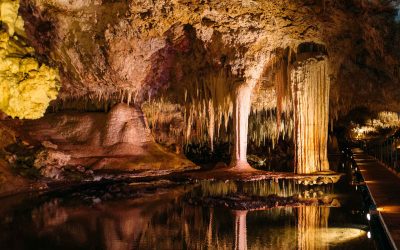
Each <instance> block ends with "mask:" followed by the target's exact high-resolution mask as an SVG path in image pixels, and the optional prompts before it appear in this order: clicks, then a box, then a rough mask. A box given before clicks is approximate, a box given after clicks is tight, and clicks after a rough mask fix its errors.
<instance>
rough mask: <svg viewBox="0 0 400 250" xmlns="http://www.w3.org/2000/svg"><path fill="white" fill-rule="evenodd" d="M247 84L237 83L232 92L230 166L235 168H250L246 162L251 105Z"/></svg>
mask: <svg viewBox="0 0 400 250" xmlns="http://www.w3.org/2000/svg"><path fill="white" fill-rule="evenodd" d="M251 91H252V87H251V86H249V85H245V84H242V85H239V86H238V87H237V88H236V90H235V92H234V100H233V135H234V141H233V151H232V160H231V166H232V167H234V168H235V169H237V170H244V169H249V168H251V167H250V165H249V164H248V163H247V134H248V127H249V115H250V107H251Z"/></svg>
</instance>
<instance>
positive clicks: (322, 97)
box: [291, 54, 330, 174]
mask: <svg viewBox="0 0 400 250" xmlns="http://www.w3.org/2000/svg"><path fill="white" fill-rule="evenodd" d="M291 88H292V95H293V96H292V98H293V114H294V142H295V172H296V173H298V174H307V173H313V172H318V171H328V170H329V163H328V159H327V137H328V119H329V88H330V81H329V76H328V63H327V58H326V57H325V56H316V57H310V56H309V54H304V55H299V56H298V58H297V61H296V62H295V63H294V64H293V68H292V71H291Z"/></svg>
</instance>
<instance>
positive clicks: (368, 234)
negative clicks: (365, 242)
mask: <svg viewBox="0 0 400 250" xmlns="http://www.w3.org/2000/svg"><path fill="white" fill-rule="evenodd" d="M367 237H368V239H371V232H370V231H368V233H367Z"/></svg>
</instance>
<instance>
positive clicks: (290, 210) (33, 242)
mask: <svg viewBox="0 0 400 250" xmlns="http://www.w3.org/2000/svg"><path fill="white" fill-rule="evenodd" d="M237 189H238V190H246V189H245V187H243V186H241V187H237ZM188 192H192V187H191V186H178V187H175V188H170V189H168V190H163V191H162V192H161V193H160V192H156V193H151V194H149V195H148V196H146V197H144V198H143V197H142V198H135V199H123V200H113V201H107V202H106V201H103V202H100V201H99V200H98V198H93V200H92V202H90V203H87V202H83V201H82V199H81V198H79V197H78V198H76V197H75V198H74V197H63V198H53V199H51V198H48V199H44V200H43V201H41V202H38V203H36V204H35V203H28V204H21V206H20V208H19V209H18V208H13V209H11V210H4V211H8V212H0V246H7V247H8V249H27V248H29V249H35V248H36V249H108V250H128V249H240V250H242V249H329V248H332V247H333V248H335V249H338V248H339V249H340V248H341V247H343V248H346V247H347V248H351V249H356V248H363V249H373V247H372V246H371V244H370V243H369V241H368V239H367V237H366V235H365V231H364V230H360V229H356V228H354V227H349V223H350V222H351V221H354V220H355V216H354V215H353V214H351V213H350V211H348V210H343V209H342V208H328V207H321V206H300V207H277V208H272V209H267V210H262V211H245V210H240V211H239V210H235V211H230V210H229V209H227V208H224V207H204V206H199V205H190V204H189V203H187V202H186V201H185V199H186V198H185V196H187V193H188ZM203 195H204V193H203ZM332 213H333V216H332ZM330 215H331V216H330ZM1 218H11V219H7V220H5V219H1ZM328 221H329V223H328ZM331 223H333V224H334V226H335V227H334V228H330V227H329V225H328V224H331ZM354 223H359V222H354ZM360 227H362V225H361V226H360ZM15 235H18V237H15Z"/></svg>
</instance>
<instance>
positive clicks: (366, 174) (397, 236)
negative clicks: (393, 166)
mask: <svg viewBox="0 0 400 250" xmlns="http://www.w3.org/2000/svg"><path fill="white" fill-rule="evenodd" d="M352 151H353V154H354V160H355V162H356V164H357V166H358V167H359V168H360V171H361V174H362V176H363V178H364V181H365V183H366V185H367V186H368V189H369V192H370V194H371V196H372V198H373V200H374V203H375V204H376V206H377V210H378V212H379V213H380V215H381V218H382V219H383V224H385V227H386V230H387V231H388V232H389V233H388V234H389V236H390V237H391V240H392V242H393V244H395V245H396V246H397V247H399V246H400V196H399V190H400V178H399V177H398V176H397V175H396V174H394V173H393V172H391V171H390V170H389V169H387V168H386V167H385V166H383V165H382V164H381V163H379V162H378V161H377V160H376V159H375V158H373V157H371V156H369V155H367V154H366V153H364V152H363V151H362V150H361V149H359V148H356V149H353V150H352Z"/></svg>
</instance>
